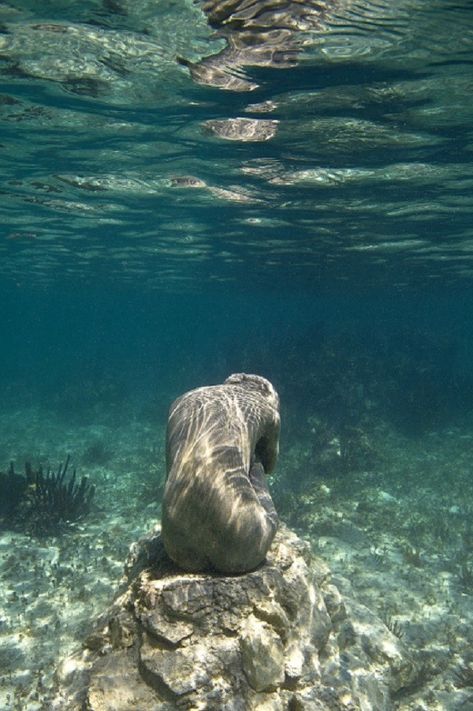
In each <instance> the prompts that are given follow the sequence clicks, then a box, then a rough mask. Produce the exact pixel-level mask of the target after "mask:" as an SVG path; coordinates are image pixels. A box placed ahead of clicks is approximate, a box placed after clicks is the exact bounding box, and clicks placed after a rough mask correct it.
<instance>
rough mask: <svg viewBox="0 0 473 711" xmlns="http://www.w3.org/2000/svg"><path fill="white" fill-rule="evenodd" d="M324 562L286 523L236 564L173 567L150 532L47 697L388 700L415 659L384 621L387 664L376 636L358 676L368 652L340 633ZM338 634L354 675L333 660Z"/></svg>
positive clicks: (168, 702) (67, 704)
mask: <svg viewBox="0 0 473 711" xmlns="http://www.w3.org/2000/svg"><path fill="white" fill-rule="evenodd" d="M328 574H329V571H328V569H327V567H326V566H324V564H323V563H320V562H317V563H315V562H314V559H313V558H312V555H311V552H310V549H309V547H308V545H307V544H306V543H304V542H303V541H302V540H301V539H300V538H298V537H297V536H296V535H295V534H294V533H292V532H290V531H288V530H287V529H285V528H282V529H281V530H280V531H279V532H278V534H277V535H276V538H275V540H274V543H273V545H272V547H271V549H270V552H269V555H268V558H267V562H266V563H265V564H264V565H263V566H261V567H260V568H259V569H257V570H255V571H253V572H251V573H246V574H244V575H238V576H222V575H212V574H185V573H182V572H180V571H178V570H177V569H175V568H174V567H172V564H171V563H170V562H169V561H168V560H167V559H166V557H165V555H164V554H163V552H162V550H161V546H160V539H159V536H157V535H156V534H155V535H152V536H150V537H148V538H147V539H144V540H143V541H142V542H140V543H139V544H137V545H136V546H135V547H134V550H133V551H132V554H131V557H130V559H129V562H128V565H127V576H128V580H127V583H126V585H127V587H126V589H125V590H124V592H123V593H122V594H121V595H120V596H119V597H118V598H117V599H116V601H115V603H114V605H113V606H112V608H111V609H110V610H109V611H108V612H107V613H106V615H105V616H104V617H103V618H102V620H101V621H100V624H99V625H98V627H97V629H96V631H95V632H94V633H93V634H92V635H90V636H89V638H88V639H87V641H86V644H85V650H84V652H83V653H82V654H81V656H80V657H76V658H75V659H69V660H66V661H65V662H64V663H63V664H62V665H61V667H60V669H59V670H58V681H59V685H60V688H59V693H58V697H57V700H56V708H61V709H70V710H72V709H87V711H132V710H133V711H155V710H156V711H157V710H158V709H162V710H163V711H168V710H169V711H171V710H172V709H189V710H192V711H194V710H200V709H202V710H204V709H205V710H207V711H212V710H215V711H221V710H222V709H228V710H231V711H251V710H253V709H254V710H256V709H257V710H258V711H283V710H284V711H305V710H307V711H319V710H323V709H328V710H330V709H333V710H337V709H355V708H362V707H363V708H370V706H369V705H368V706H365V705H364V704H362V705H361V706H360V705H358V703H357V697H358V698H359V699H364V698H365V697H366V696H368V697H370V696H372V697H373V699H376V704H378V705H377V706H373V707H372V708H373V709H374V708H376V709H377V710H378V709H379V710H381V709H388V708H390V701H389V688H390V679H389V675H390V674H391V673H392V672H393V670H394V673H397V674H398V676H399V674H400V673H401V672H399V670H400V669H401V670H403V671H402V674H404V677H405V679H407V680H408V681H409V679H410V676H412V674H411V671H412V670H411V669H410V667H409V664H408V662H407V661H405V660H404V657H403V654H402V651H400V650H399V649H398V647H399V644H397V643H398V640H397V638H394V637H393V635H391V633H390V632H389V631H388V630H386V628H384V630H385V631H386V633H387V635H388V636H390V638H391V637H392V638H393V639H390V638H389V642H390V646H389V650H390V653H391V655H392V656H393V660H394V661H393V664H392V665H390V662H389V658H388V657H389V653H388V651H386V654H385V655H384V657H383V656H382V655H381V656H382V659H379V656H380V655H379V643H376V642H374V641H373V642H372V645H371V646H372V647H373V648H375V651H376V655H374V656H373V659H375V657H376V659H375V661H376V670H375V672H374V673H373V674H371V677H372V678H371V677H370V678H368V680H367V683H366V684H364V683H363V676H364V675H363V673H362V672H361V669H360V666H361V667H363V665H364V666H365V667H366V672H367V674H368V676H369V675H370V671H369V664H370V658H369V654H370V653H369V650H368V652H367V653H365V651H364V650H363V646H364V645H361V646H357V639H359V638H358V637H357V634H356V625H355V624H354V623H351V622H349V624H348V627H349V632H350V634H348V633H347V629H348V628H347V612H346V608H345V605H344V602H343V599H342V598H341V596H340V594H339V593H338V590H337V589H336V588H335V587H334V586H333V585H331V584H330V582H329V579H328ZM381 626H382V627H384V626H383V625H382V623H381ZM345 628H346V629H345ZM344 630H345V631H344ZM396 644H397V646H396ZM344 646H347V647H350V648H351V649H350V650H348V649H347V659H350V658H352V659H353V660H354V666H356V672H357V673H356V685H354V683H353V679H352V676H351V674H350V669H349V668H348V666H347V668H346V669H344V668H343V664H342V662H341V647H344ZM395 647H396V649H395ZM367 655H368V656H367ZM403 660H404V662H403ZM391 667H392V668H391ZM383 673H384V677H383ZM354 678H355V677H354ZM393 686H394V688H395V689H396V690H397V689H398V688H399V686H402V683H401V682H400V681H399V679H398V680H397V681H396V682H395V683H394V685H393ZM367 703H368V704H369V698H368V701H367Z"/></svg>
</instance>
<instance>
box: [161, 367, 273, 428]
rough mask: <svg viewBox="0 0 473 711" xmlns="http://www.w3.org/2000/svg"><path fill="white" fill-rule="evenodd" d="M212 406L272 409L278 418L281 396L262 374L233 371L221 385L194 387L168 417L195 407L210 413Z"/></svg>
mask: <svg viewBox="0 0 473 711" xmlns="http://www.w3.org/2000/svg"><path fill="white" fill-rule="evenodd" d="M213 408H215V409H218V410H219V411H220V410H225V411H229V412H231V411H232V410H234V411H235V413H236V412H239V413H245V411H246V410H254V409H255V408H256V409H259V410H260V411H261V412H262V411H264V410H266V411H268V413H270V412H272V413H274V417H275V418H276V419H278V418H279V396H278V393H277V392H276V389H275V388H274V386H273V385H272V383H270V381H269V380H267V379H266V378H264V377H262V376H261V375H252V374H248V373H234V374H233V375H230V376H229V377H228V378H227V379H226V380H225V381H224V383H222V384H220V385H206V386H203V387H200V388H195V389H194V390H189V391H188V392H186V393H184V395H181V396H180V397H178V398H177V400H175V401H174V402H173V403H172V405H171V407H170V409H169V419H172V418H174V417H179V418H181V417H186V416H188V415H189V414H190V413H191V412H192V413H194V414H195V412H196V411H201V412H202V414H204V413H209V412H210V411H211V410H212V409H213Z"/></svg>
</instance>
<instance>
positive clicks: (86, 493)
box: [0, 456, 95, 535]
mask: <svg viewBox="0 0 473 711" xmlns="http://www.w3.org/2000/svg"><path fill="white" fill-rule="evenodd" d="M69 463H70V456H67V458H66V461H65V463H64V465H62V464H61V465H59V467H58V469H57V471H56V472H54V471H52V470H51V469H49V468H48V470H47V471H46V472H44V470H43V468H42V467H41V466H40V467H38V469H36V470H35V469H33V467H32V465H31V463H30V462H26V464H25V474H24V476H22V475H19V474H16V473H15V470H14V466H13V463H11V464H10V467H9V469H8V471H7V472H6V473H5V474H0V515H1V516H3V518H4V519H5V521H6V523H7V525H9V526H12V527H13V528H15V529H18V528H21V529H22V530H26V531H28V532H30V533H34V534H36V535H47V534H55V533H59V532H60V531H61V530H63V529H64V528H65V527H66V526H67V525H68V524H69V523H71V522H74V521H78V520H80V519H81V518H83V517H84V516H86V515H87V514H88V513H89V511H90V506H91V503H92V499H93V497H94V494H95V487H94V486H93V485H91V484H90V483H89V480H88V478H87V477H86V476H83V477H82V478H81V479H80V481H78V480H77V476H76V469H75V468H74V470H73V472H72V475H71V476H68V469H69Z"/></svg>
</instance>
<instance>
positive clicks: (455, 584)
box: [0, 407, 473, 711]
mask: <svg viewBox="0 0 473 711" xmlns="http://www.w3.org/2000/svg"><path fill="white" fill-rule="evenodd" d="M472 443H473V430H470V429H469V428H467V427H464V428H460V427H459V428H456V429H452V430H448V431H444V432H441V433H430V434H428V435H423V436H422V437H418V438H416V439H413V440H409V439H406V438H401V437H398V436H394V435H393V436H384V438H383V443H382V447H383V452H382V454H383V456H382V459H381V463H380V464H379V466H377V467H376V469H375V470H374V471H371V472H357V473H354V474H344V475H343V476H336V477H325V478H322V477H320V476H318V475H317V472H310V471H308V472H307V482H308V483H307V485H304V486H303V487H302V488H301V489H300V491H299V493H297V495H296V497H295V500H296V502H297V506H296V507H294V505H292V507H288V510H287V511H282V512H281V514H282V518H283V519H285V520H286V521H287V522H288V523H289V525H291V526H293V527H294V528H295V529H296V530H297V532H298V533H299V534H302V535H303V536H304V537H306V538H308V539H309V540H310V541H311V544H312V546H313V548H314V551H315V552H316V553H317V555H318V556H320V557H322V558H324V560H325V561H326V562H327V563H328V565H329V567H330V569H331V571H332V575H333V582H334V583H335V584H336V585H337V586H338V587H339V588H340V590H341V592H342V593H343V592H345V593H347V594H349V595H350V596H352V597H355V598H356V599H358V600H359V601H360V602H361V603H363V604H365V605H366V606H368V607H369V608H370V609H372V610H373V611H374V612H376V614H377V615H379V616H380V617H381V618H382V619H383V620H384V621H385V624H386V625H387V626H388V627H389V629H391V631H392V632H394V634H396V635H398V636H400V637H402V640H403V642H404V644H406V645H407V646H408V648H409V650H410V652H411V654H412V656H413V658H414V660H415V663H416V664H417V665H419V669H420V670H421V673H420V674H418V676H417V679H418V680H420V681H418V682H417V686H416V688H411V689H405V690H402V691H401V692H399V695H398V697H397V698H396V699H395V700H394V703H395V708H398V709H405V710H406V711H407V710H408V709H409V710H412V711H421V710H422V711H423V710H424V709H425V710H427V709H428V710H429V711H435V710H436V709H439V710H440V709H445V710H451V709H473V651H471V650H473V552H472V543H473V517H472V512H473V481H472V479H473V477H472V471H471V470H472V464H471V449H472ZM378 444H379V443H378ZM379 446H381V445H379ZM298 451H300V445H298V444H297V443H293V445H292V446H291V445H288V446H287V451H286V452H284V450H283V451H282V454H281V459H280V463H279V467H278V470H279V472H280V474H281V475H282V476H283V477H284V476H286V477H287V479H289V477H290V467H291V465H292V463H293V462H294V459H295V458H297V456H298V454H297V452H298ZM68 453H70V454H71V455H72V461H73V463H74V464H75V465H76V466H77V469H78V474H79V475H83V474H86V475H87V476H88V477H89V478H90V481H91V482H93V484H94V485H95V486H96V495H95V499H94V504H93V510H92V511H91V513H90V514H89V515H88V516H87V517H86V518H85V519H83V520H82V521H80V522H78V523H76V524H73V525H71V526H70V528H69V529H68V530H67V531H65V532H63V533H61V535H58V536H52V537H42V538H37V537H34V536H31V535H28V534H27V533H24V532H21V530H14V531H13V530H8V529H7V528H6V527H5V526H2V528H1V529H0V708H1V709H5V711H13V710H20V709H21V710H22V711H23V710H25V711H36V710H39V709H47V708H49V703H50V701H49V700H50V694H51V690H52V689H53V686H54V674H55V669H56V666H57V664H58V663H59V662H60V660H61V659H63V658H64V657H66V656H68V655H69V654H71V653H73V652H74V651H76V650H77V649H79V648H80V646H81V644H82V641H83V639H84V637H85V636H86V635H87V634H88V632H89V631H90V629H91V625H92V622H93V620H94V618H96V617H97V616H98V615H99V614H100V613H101V612H103V611H104V609H105V608H106V607H107V605H108V604H109V603H110V602H111V600H112V598H113V596H114V593H115V592H116V590H117V587H118V584H119V582H120V578H121V575H122V571H123V564H124V561H125V558H126V556H127V552H128V549H129V546H130V544H131V543H132V542H133V541H135V540H136V539H137V538H139V537H140V536H141V535H143V534H144V533H145V532H147V531H148V530H149V529H150V528H151V527H152V526H153V525H154V524H155V523H156V522H157V521H158V520H159V515H160V507H159V490H160V485H161V483H162V478H163V476H164V428H163V426H162V425H161V426H157V425H155V424H152V423H150V422H149V421H147V420H145V419H140V418H136V419H134V420H132V421H129V422H123V421H120V419H119V418H118V422H117V421H116V420H115V421H114V419H113V418H108V419H107V418H106V417H103V418H100V417H98V418H97V420H96V421H95V422H94V423H93V424H90V423H83V424H80V423H77V422H69V423H66V422H65V421H64V420H61V419H60V418H59V417H57V416H56V415H55V414H51V413H50V412H47V411H46V410H44V409H41V408H34V407H29V408H24V409H21V410H17V411H15V412H11V411H10V412H9V413H8V414H3V415H2V416H1V417H0V455H1V461H0V469H3V470H5V469H6V468H7V466H8V464H9V462H10V461H11V460H13V461H14V462H15V465H16V468H17V471H21V470H22V467H23V463H24V461H26V460H31V461H32V462H33V463H34V464H37V463H39V462H42V463H46V464H47V463H49V464H50V465H51V467H52V468H55V467H56V466H57V465H58V464H59V463H60V462H63V461H64V460H65V457H66V455H67V454H68ZM94 456H96V457H97V458H102V460H103V461H102V462H101V463H94V462H93V461H92V460H93V457H94ZM18 528H19V529H20V528H21V522H20V524H19V527H18Z"/></svg>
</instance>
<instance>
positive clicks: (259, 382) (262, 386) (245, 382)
mask: <svg viewBox="0 0 473 711" xmlns="http://www.w3.org/2000/svg"><path fill="white" fill-rule="evenodd" d="M225 385H241V386H242V387H244V388H246V389H248V390H250V391H252V392H255V393H258V394H259V395H262V396H263V397H264V398H265V399H266V400H267V402H268V404H269V405H271V407H274V409H275V410H279V395H278V394H277V392H276V390H275V388H274V387H273V385H272V384H271V383H270V382H269V380H266V378H263V377H262V376H261V375H251V374H248V373H233V375H230V376H229V377H228V378H227V379H226V380H225Z"/></svg>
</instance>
